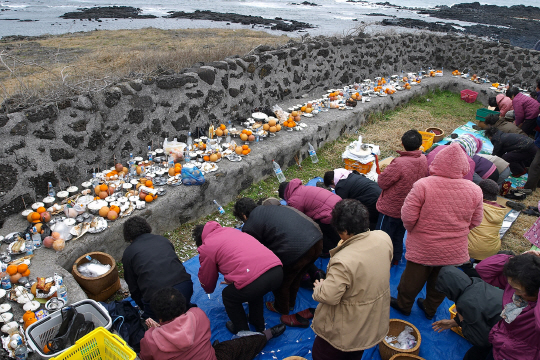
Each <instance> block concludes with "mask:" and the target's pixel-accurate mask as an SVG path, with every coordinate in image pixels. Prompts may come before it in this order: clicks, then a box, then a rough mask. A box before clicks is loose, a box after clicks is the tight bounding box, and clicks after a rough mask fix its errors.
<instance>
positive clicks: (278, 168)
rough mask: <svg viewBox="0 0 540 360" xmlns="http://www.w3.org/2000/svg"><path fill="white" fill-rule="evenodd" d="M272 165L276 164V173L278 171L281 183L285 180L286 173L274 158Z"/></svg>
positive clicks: (277, 174)
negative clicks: (284, 173)
mask: <svg viewBox="0 0 540 360" xmlns="http://www.w3.org/2000/svg"><path fill="white" fill-rule="evenodd" d="M272 165H273V166H274V173H276V176H277V179H278V181H279V182H280V183H282V182H284V181H285V175H283V172H282V171H281V167H280V166H279V164H278V163H277V162H276V161H275V160H272Z"/></svg>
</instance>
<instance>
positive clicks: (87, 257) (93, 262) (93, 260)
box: [62, 255, 103, 282]
mask: <svg viewBox="0 0 540 360" xmlns="http://www.w3.org/2000/svg"><path fill="white" fill-rule="evenodd" d="M85 258H86V260H88V261H89V262H90V263H91V264H96V265H103V264H102V263H100V262H99V260H98V259H94V258H93V257H91V256H90V255H86V256H85ZM62 282H63V281H62Z"/></svg>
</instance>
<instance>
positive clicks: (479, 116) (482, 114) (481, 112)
mask: <svg viewBox="0 0 540 360" xmlns="http://www.w3.org/2000/svg"><path fill="white" fill-rule="evenodd" d="M489 115H497V116H499V115H500V112H498V111H493V110H488V109H478V110H476V120H479V121H485V120H486V117H488V116H489Z"/></svg>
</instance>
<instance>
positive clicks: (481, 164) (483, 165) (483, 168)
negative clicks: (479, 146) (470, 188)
mask: <svg viewBox="0 0 540 360" xmlns="http://www.w3.org/2000/svg"><path fill="white" fill-rule="evenodd" d="M472 159H473V161H474V164H475V167H474V172H475V173H477V174H478V175H479V176H480V177H481V178H482V179H487V178H488V177H489V176H490V175H491V174H493V172H494V171H495V170H497V167H496V166H495V164H494V163H492V162H491V161H489V160H488V159H486V158H483V157H481V156H478V155H474V156H473V157H472Z"/></svg>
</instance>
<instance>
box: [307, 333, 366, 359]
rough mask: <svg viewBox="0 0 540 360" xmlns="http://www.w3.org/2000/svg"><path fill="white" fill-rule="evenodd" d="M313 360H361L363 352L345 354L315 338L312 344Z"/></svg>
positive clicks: (318, 337) (319, 338)
mask: <svg viewBox="0 0 540 360" xmlns="http://www.w3.org/2000/svg"><path fill="white" fill-rule="evenodd" d="M312 353H313V360H361V359H362V355H364V350H358V351H351V352H345V351H341V350H338V349H336V348H335V347H333V346H332V345H330V344H329V343H328V341H326V340H324V339H323V338H322V337H320V336H317V337H316V338H315V341H314V342H313V351H312Z"/></svg>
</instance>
